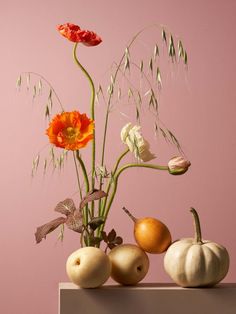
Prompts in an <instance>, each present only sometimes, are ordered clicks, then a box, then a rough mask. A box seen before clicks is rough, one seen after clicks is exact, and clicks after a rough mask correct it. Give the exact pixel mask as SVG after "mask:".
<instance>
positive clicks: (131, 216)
mask: <svg viewBox="0 0 236 314" xmlns="http://www.w3.org/2000/svg"><path fill="white" fill-rule="evenodd" d="M122 209H123V211H124V212H125V213H126V214H127V215H128V216H129V217H130V218H131V219H132V220H133V222H134V223H135V222H136V221H137V218H135V217H134V216H133V215H132V214H131V213H130V211H128V209H127V208H125V207H122Z"/></svg>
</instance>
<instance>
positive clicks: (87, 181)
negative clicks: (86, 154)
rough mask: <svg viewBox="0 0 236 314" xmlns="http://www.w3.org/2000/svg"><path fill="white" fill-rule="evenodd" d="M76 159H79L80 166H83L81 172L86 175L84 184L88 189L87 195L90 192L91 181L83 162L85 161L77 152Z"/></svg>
mask: <svg viewBox="0 0 236 314" xmlns="http://www.w3.org/2000/svg"><path fill="white" fill-rule="evenodd" d="M76 158H77V159H78V161H79V163H80V166H81V170H82V172H83V175H84V182H85V188H86V193H88V192H89V179H88V174H87V170H86V168H85V164H84V162H83V159H82V158H81V157H80V154H79V151H78V150H77V151H76Z"/></svg>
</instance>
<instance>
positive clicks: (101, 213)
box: [99, 149, 130, 216]
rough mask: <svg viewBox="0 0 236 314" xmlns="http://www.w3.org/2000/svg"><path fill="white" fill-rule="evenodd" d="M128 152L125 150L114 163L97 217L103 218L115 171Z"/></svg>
mask: <svg viewBox="0 0 236 314" xmlns="http://www.w3.org/2000/svg"><path fill="white" fill-rule="evenodd" d="M129 151H130V150H129V149H126V150H125V151H124V152H123V153H122V154H121V155H120V156H119V158H118V159H117V162H116V164H115V167H114V169H113V171H112V177H111V178H110V180H109V183H108V187H107V189H106V193H107V196H106V197H105V199H104V202H103V204H102V208H100V207H99V208H100V211H99V216H103V215H104V211H105V208H106V204H107V199H108V196H109V192H110V189H111V185H112V181H113V180H114V175H115V174H116V171H117V169H118V167H119V164H120V162H121V160H122V159H123V158H124V157H125V155H127V154H128V152H129Z"/></svg>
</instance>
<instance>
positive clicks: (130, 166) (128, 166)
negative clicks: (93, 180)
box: [101, 163, 168, 231]
mask: <svg viewBox="0 0 236 314" xmlns="http://www.w3.org/2000/svg"><path fill="white" fill-rule="evenodd" d="M128 168H149V169H155V170H167V171H168V166H159V165H153V164H143V163H140V164H138V163H133V164H127V165H124V166H123V167H121V168H120V169H119V170H118V171H117V173H116V175H115V177H114V188H113V192H112V195H111V197H110V199H109V202H108V205H107V208H106V209H105V212H104V220H105V222H106V219H107V216H108V213H109V210H110V208H111V205H112V203H113V200H114V197H115V194H116V191H117V186H118V179H119V176H120V175H121V173H122V172H123V171H125V170H126V169H128ZM104 226H105V223H104V224H103V225H102V228H101V231H102V230H103V229H104Z"/></svg>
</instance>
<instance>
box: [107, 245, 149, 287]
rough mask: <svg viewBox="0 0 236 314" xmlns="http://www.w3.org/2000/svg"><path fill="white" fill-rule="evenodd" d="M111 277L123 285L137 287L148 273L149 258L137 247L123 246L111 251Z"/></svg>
mask: <svg viewBox="0 0 236 314" xmlns="http://www.w3.org/2000/svg"><path fill="white" fill-rule="evenodd" d="M109 258H110V260H111V264H112V270H111V277H112V278H113V279H114V280H115V281H117V282H118V283H121V284H123V285H135V284H137V283H138V282H139V281H141V280H142V279H143V278H144V277H145V275H146V274H147V272H148V269H149V258H148V256H147V254H146V253H145V252H144V251H143V250H142V249H141V248H140V247H138V246H137V245H134V244H122V245H119V246H117V247H115V248H114V249H112V250H111V252H110V253H109Z"/></svg>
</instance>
